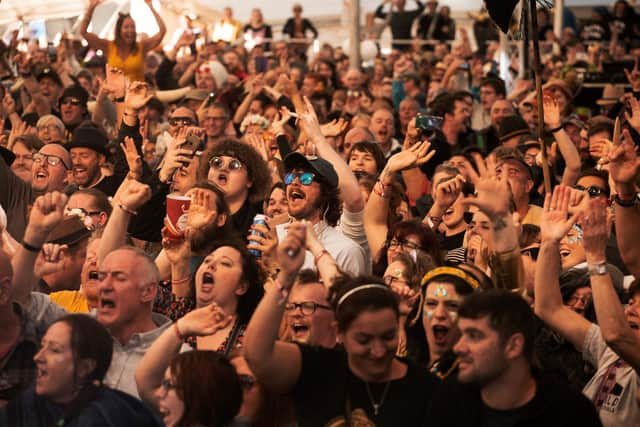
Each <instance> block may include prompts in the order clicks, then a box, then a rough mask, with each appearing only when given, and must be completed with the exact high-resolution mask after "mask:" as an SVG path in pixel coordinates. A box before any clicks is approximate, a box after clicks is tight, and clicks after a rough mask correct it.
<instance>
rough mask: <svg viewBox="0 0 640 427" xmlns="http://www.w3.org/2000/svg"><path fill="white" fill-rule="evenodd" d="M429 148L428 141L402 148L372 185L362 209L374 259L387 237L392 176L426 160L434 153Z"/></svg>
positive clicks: (365, 229)
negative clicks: (367, 199) (406, 148)
mask: <svg viewBox="0 0 640 427" xmlns="http://www.w3.org/2000/svg"><path fill="white" fill-rule="evenodd" d="M430 148H431V143H430V142H429V141H421V142H418V143H417V144H415V145H413V146H412V147H411V148H409V149H408V150H402V151H401V152H399V153H396V154H394V155H393V156H391V158H390V159H389V161H388V162H387V165H386V166H385V167H384V169H383V170H382V172H380V176H379V177H378V182H376V184H375V186H374V187H373V191H372V192H371V194H370V195H369V201H367V206H366V207H365V209H364V231H365V233H366V235H367V241H368V242H369V249H370V251H371V256H372V257H373V258H374V260H375V257H376V256H377V254H378V253H379V252H380V250H381V249H382V247H383V246H384V243H385V239H386V238H387V213H388V212H389V197H391V195H390V194H389V193H390V191H391V184H392V183H393V178H394V176H395V174H396V173H397V172H401V171H403V170H405V169H408V168H413V167H416V166H420V165H421V164H424V163H426V162H428V161H429V159H431V158H432V157H433V156H434V155H435V153H436V152H435V151H433V150H431V151H429V149H430Z"/></svg>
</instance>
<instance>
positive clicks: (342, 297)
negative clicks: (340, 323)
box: [336, 283, 389, 311]
mask: <svg viewBox="0 0 640 427" xmlns="http://www.w3.org/2000/svg"><path fill="white" fill-rule="evenodd" d="M376 288H378V289H384V290H385V291H388V290H389V288H388V287H387V286H385V285H380V284H378V283H370V284H368V285H361V286H358V287H355V288H353V289H351V290H349V291H347V292H345V294H344V295H342V296H341V297H340V299H339V300H338V304H337V305H336V311H337V310H338V308H340V305H342V303H343V302H345V300H346V299H347V298H349V297H350V296H351V295H353V294H355V293H356V292H360V291H364V290H365V289H376Z"/></svg>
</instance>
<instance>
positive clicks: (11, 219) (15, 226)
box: [0, 144, 71, 241]
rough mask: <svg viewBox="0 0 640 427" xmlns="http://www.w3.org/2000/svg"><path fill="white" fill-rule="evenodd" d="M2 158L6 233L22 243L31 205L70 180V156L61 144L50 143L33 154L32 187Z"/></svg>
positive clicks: (0, 201)
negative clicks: (36, 199)
mask: <svg viewBox="0 0 640 427" xmlns="http://www.w3.org/2000/svg"><path fill="white" fill-rule="evenodd" d="M10 166H11V165H8V164H7V163H6V162H5V161H4V159H3V158H1V157H0V189H1V190H0V205H2V207H3V208H4V209H5V210H6V212H7V218H8V220H7V231H8V232H9V234H11V235H12V236H13V238H14V239H16V240H17V241H20V240H22V236H23V234H24V229H25V227H26V226H27V214H28V209H29V205H31V204H32V203H33V201H34V200H35V198H36V197H37V196H40V195H42V194H45V193H48V192H51V191H62V190H63V189H64V188H65V187H66V186H67V184H68V183H69V182H70V179H71V155H70V154H69V152H68V151H67V150H66V149H65V148H64V147H63V146H62V145H60V144H47V145H45V146H44V147H42V148H41V149H40V151H39V152H38V153H36V154H34V155H33V165H32V166H31V184H29V183H26V182H24V181H22V180H21V179H20V178H19V177H18V176H17V175H16V174H15V173H14V172H13V171H12V170H11V168H10Z"/></svg>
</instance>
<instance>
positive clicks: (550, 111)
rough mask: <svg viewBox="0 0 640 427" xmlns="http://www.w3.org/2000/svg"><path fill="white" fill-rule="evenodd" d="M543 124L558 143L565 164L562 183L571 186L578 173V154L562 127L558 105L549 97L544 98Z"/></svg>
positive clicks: (579, 162)
mask: <svg viewBox="0 0 640 427" xmlns="http://www.w3.org/2000/svg"><path fill="white" fill-rule="evenodd" d="M544 123H545V124H546V125H547V127H548V128H549V129H550V130H552V131H553V137H554V139H555V140H556V142H557V143H558V148H559V149H560V154H562V157H563V158H564V161H565V164H566V166H565V169H564V173H563V174H562V183H563V184H565V185H569V186H572V185H574V184H575V183H576V181H577V180H578V175H579V173H580V166H581V161H580V153H578V149H577V148H576V146H575V145H574V144H573V142H572V141H571V138H569V135H567V132H565V130H564V128H563V127H562V121H561V118H560V107H559V106H558V103H557V102H556V100H555V99H553V98H552V97H550V96H547V97H545V98H544Z"/></svg>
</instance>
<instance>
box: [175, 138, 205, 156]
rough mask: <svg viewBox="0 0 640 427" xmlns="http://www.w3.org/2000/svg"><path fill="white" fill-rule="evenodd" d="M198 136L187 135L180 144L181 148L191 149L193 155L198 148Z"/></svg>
mask: <svg viewBox="0 0 640 427" xmlns="http://www.w3.org/2000/svg"><path fill="white" fill-rule="evenodd" d="M200 142H201V141H200V138H198V136H196V135H194V134H192V133H191V134H189V135H187V140H186V141H185V142H184V143H183V144H182V147H180V148H183V149H187V150H190V151H191V155H192V156H193V155H194V154H195V152H196V151H197V150H198V149H199V148H200Z"/></svg>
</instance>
